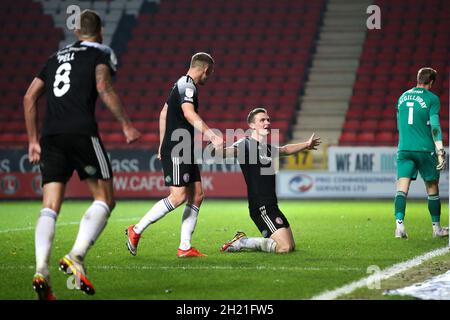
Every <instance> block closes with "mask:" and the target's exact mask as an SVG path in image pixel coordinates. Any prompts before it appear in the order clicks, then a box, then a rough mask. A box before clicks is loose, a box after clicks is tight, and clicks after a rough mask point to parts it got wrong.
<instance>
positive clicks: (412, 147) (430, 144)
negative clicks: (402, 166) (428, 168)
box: [397, 88, 440, 152]
mask: <svg viewBox="0 0 450 320" xmlns="http://www.w3.org/2000/svg"><path fill="white" fill-rule="evenodd" d="M439 107H440V103H439V98H438V97H437V96H436V95H435V94H433V93H432V92H431V91H429V90H427V89H424V88H412V89H410V90H408V91H406V92H404V93H403V94H402V95H401V96H400V98H399V99H398V103H397V128H398V132H399V139H398V150H399V151H400V150H404V151H429V152H432V151H434V150H435V145H434V140H433V135H432V130H431V125H430V117H431V118H433V120H435V119H436V118H437V120H438V123H439Z"/></svg>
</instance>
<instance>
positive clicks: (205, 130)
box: [181, 102, 223, 146]
mask: <svg viewBox="0 0 450 320" xmlns="http://www.w3.org/2000/svg"><path fill="white" fill-rule="evenodd" d="M181 108H182V109H183V114H184V117H185V118H186V120H187V121H188V122H189V123H190V124H191V125H192V126H193V127H194V128H195V129H197V130H199V131H200V132H201V133H202V134H204V135H205V136H206V138H207V139H208V140H209V141H211V142H212V143H213V144H214V145H215V146H221V145H223V139H222V138H221V137H219V136H218V135H216V134H215V133H214V132H213V131H212V130H211V129H210V128H209V127H208V126H207V125H206V123H205V122H204V121H203V120H202V118H200V116H199V115H198V113H197V112H195V109H194V105H193V104H192V103H188V102H186V103H183V104H182V105H181Z"/></svg>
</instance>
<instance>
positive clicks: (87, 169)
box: [84, 166, 97, 176]
mask: <svg viewBox="0 0 450 320" xmlns="http://www.w3.org/2000/svg"><path fill="white" fill-rule="evenodd" d="M84 172H86V173H87V174H88V175H90V176H93V175H94V174H95V173H96V172H97V169H96V168H95V167H93V166H86V167H84Z"/></svg>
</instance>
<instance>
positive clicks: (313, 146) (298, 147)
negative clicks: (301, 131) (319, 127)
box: [279, 133, 322, 156]
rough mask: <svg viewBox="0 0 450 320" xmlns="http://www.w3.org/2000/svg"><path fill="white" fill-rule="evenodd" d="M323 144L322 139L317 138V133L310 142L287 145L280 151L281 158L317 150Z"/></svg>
mask: <svg viewBox="0 0 450 320" xmlns="http://www.w3.org/2000/svg"><path fill="white" fill-rule="evenodd" d="M321 143H322V141H321V140H320V137H317V138H316V137H315V133H313V134H312V135H311V137H310V138H309V140H308V141H305V142H300V143H292V144H287V145H284V146H282V147H280V149H279V154H280V156H288V155H291V154H295V153H297V152H300V151H303V150H317V147H318V146H319V145H320V144H321Z"/></svg>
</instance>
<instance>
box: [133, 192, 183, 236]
mask: <svg viewBox="0 0 450 320" xmlns="http://www.w3.org/2000/svg"><path fill="white" fill-rule="evenodd" d="M174 209H175V207H174V206H173V204H172V203H171V202H170V200H169V198H164V199H162V200H160V201H158V202H157V203H155V205H154V206H153V207H152V208H151V209H150V211H148V212H147V213H146V214H145V216H143V217H142V218H141V220H140V221H139V222H138V223H137V224H136V225H135V226H134V231H135V232H136V233H137V234H141V233H142V232H144V230H145V229H147V227H148V226H149V225H150V224H152V223H155V222H156V221H158V220H159V219H161V218H162V217H164V216H165V215H166V214H168V213H169V212H170V211H172V210H174Z"/></svg>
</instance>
